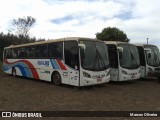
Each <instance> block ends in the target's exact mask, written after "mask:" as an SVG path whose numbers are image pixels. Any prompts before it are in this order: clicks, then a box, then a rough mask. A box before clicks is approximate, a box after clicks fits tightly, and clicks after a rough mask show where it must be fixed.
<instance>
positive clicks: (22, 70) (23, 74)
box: [15, 65, 27, 77]
mask: <svg viewBox="0 0 160 120" xmlns="http://www.w3.org/2000/svg"><path fill="white" fill-rule="evenodd" d="M15 67H18V68H19V69H20V71H21V73H22V76H24V77H27V74H26V71H25V70H24V68H23V67H22V66H21V65H15Z"/></svg>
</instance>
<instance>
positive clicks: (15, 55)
mask: <svg viewBox="0 0 160 120" xmlns="http://www.w3.org/2000/svg"><path fill="white" fill-rule="evenodd" d="M11 58H18V49H17V48H13V49H12V51H11Z"/></svg>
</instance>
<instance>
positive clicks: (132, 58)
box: [117, 44, 140, 69]
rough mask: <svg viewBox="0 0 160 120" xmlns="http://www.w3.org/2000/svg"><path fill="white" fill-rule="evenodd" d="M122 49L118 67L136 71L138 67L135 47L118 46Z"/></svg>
mask: <svg viewBox="0 0 160 120" xmlns="http://www.w3.org/2000/svg"><path fill="white" fill-rule="evenodd" d="M117 47H121V48H123V51H122V56H121V58H120V56H119V62H120V66H121V67H123V68H126V69H137V68H139V67H140V60H139V53H138V49H137V47H136V46H134V45H131V44H118V45H117Z"/></svg>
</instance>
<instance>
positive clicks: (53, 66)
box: [50, 59, 55, 69]
mask: <svg viewBox="0 0 160 120" xmlns="http://www.w3.org/2000/svg"><path fill="white" fill-rule="evenodd" d="M50 62H51V64H52V68H53V69H55V65H54V63H53V61H52V59H50Z"/></svg>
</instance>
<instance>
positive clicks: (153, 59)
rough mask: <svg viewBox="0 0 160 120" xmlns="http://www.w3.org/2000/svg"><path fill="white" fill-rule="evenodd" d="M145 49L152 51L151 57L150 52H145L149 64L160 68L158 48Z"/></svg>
mask: <svg viewBox="0 0 160 120" xmlns="http://www.w3.org/2000/svg"><path fill="white" fill-rule="evenodd" d="M145 48H149V49H150V50H151V51H150V56H149V54H148V53H149V51H145V53H146V58H147V64H148V65H150V66H154V67H158V66H160V53H159V49H158V48H157V47H156V46H145Z"/></svg>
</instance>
